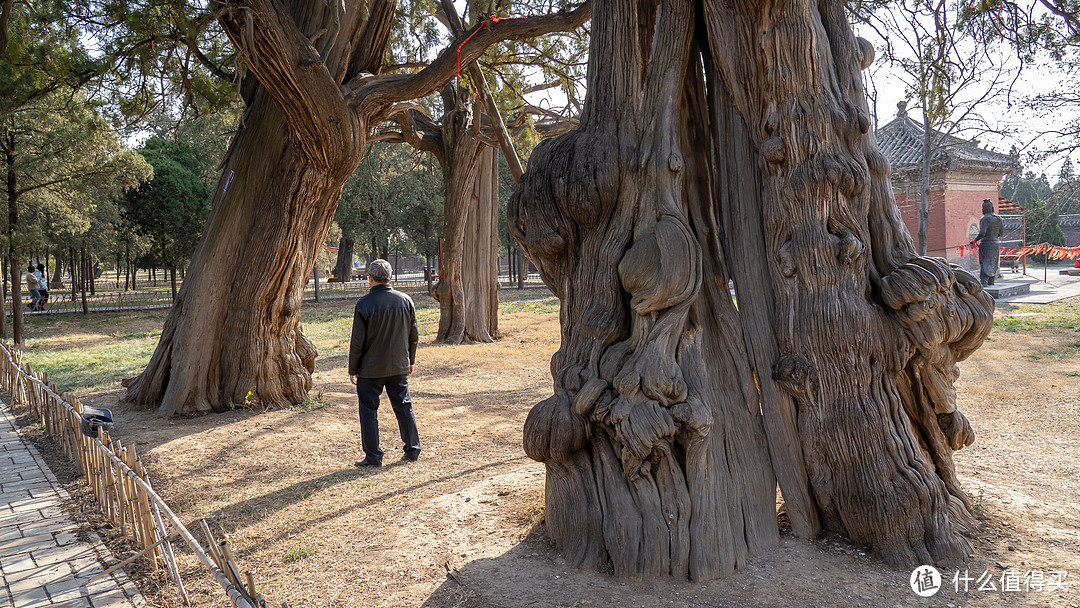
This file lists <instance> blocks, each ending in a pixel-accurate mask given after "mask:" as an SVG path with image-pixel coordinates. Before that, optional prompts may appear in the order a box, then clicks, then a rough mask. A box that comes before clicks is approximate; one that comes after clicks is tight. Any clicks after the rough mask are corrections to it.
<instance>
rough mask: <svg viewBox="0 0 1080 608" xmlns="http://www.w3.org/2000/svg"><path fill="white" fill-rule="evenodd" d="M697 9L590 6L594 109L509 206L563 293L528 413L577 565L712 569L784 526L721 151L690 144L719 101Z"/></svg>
mask: <svg viewBox="0 0 1080 608" xmlns="http://www.w3.org/2000/svg"><path fill="white" fill-rule="evenodd" d="M693 12H694V11H693V3H692V2H688V1H687V2H683V1H679V0H674V1H670V2H664V3H663V10H661V11H659V12H656V11H655V6H651V5H648V4H646V5H641V4H638V3H636V2H630V1H616V2H607V3H604V4H598V5H597V6H596V7H595V8H594V18H593V39H592V44H593V47H592V48H593V53H592V55H591V59H590V66H589V67H590V79H589V83H590V84H589V97H588V98H587V100H586V105H585V110H586V111H585V113H584V115H583V117H582V120H581V127H580V128H579V129H578V130H577V131H575V132H571V133H569V134H566V135H563V136H560V137H558V138H556V139H554V140H551V141H548V142H545V143H543V144H541V146H540V147H538V148H537V150H536V151H535V152H534V154H533V157H532V159H531V161H530V164H529V167H530V168H529V171H528V172H527V173H526V176H525V183H524V187H523V189H522V191H521V192H520V193H519V195H518V196H517V197H516V198H515V200H512V201H511V207H510V219H511V231H512V233H513V234H514V236H515V237H516V238H517V239H518V241H519V242H521V244H522V246H523V247H524V249H525V251H526V252H527V253H528V254H529V256H530V257H531V258H532V260H533V261H534V262H535V263H536V265H537V267H538V268H539V269H540V272H541V275H542V276H543V277H544V280H545V282H546V283H547V284H548V286H549V287H550V288H551V289H552V291H553V292H554V293H555V294H556V295H557V296H559V298H560V299H561V300H562V320H563V322H562V327H563V335H562V338H563V341H562V346H561V348H560V350H559V352H558V353H557V354H556V355H555V357H554V358H553V360H552V370H553V373H554V374H555V395H553V396H552V397H551V398H549V399H547V400H546V401H544V402H542V403H540V404H538V405H537V406H536V407H535V408H533V410H532V412H530V414H529V417H528V419H527V421H526V426H525V449H526V452H527V453H528V454H529V455H530V456H531V457H533V458H535V459H537V460H541V461H543V462H545V463H546V464H547V471H548V480H547V492H546V501H547V504H546V506H547V512H546V517H547V523H548V527H549V530H550V531H551V533H552V536H553V537H554V539H555V542H556V544H557V545H558V546H559V548H560V549H562V550H563V551H565V552H566V553H567V554H568V556H569V557H570V558H571V559H572V560H573V561H574V563H577V564H587V565H591V566H600V565H602V564H604V563H605V562H608V561H610V563H611V564H612V566H613V568H614V571H615V572H616V573H617V574H620V575H645V574H647V575H656V574H670V575H673V576H677V577H686V576H691V577H693V578H695V579H708V578H713V577H716V576H718V575H720V574H722V573H724V572H728V571H730V570H732V569H733V568H735V567H736V566H737V565H739V564H740V563H742V562H743V561H744V560H745V559H746V558H747V556H749V555H750V554H752V553H754V552H758V551H761V550H762V549H764V548H766V547H769V546H771V545H773V544H774V543H775V542H776V539H777V534H778V532H777V525H776V515H775V510H774V493H775V479H774V477H773V472H772V468H771V466H770V464H769V456H768V451H767V448H766V443H765V436H764V432H763V426H762V422H761V415H760V412H759V411H758V409H757V407H756V404H757V392H756V389H755V384H754V377H753V374H752V370H751V367H750V366H749V364H748V360H747V354H746V348H745V345H744V344H743V339H742V334H741V331H740V329H739V325H738V320H737V319H738V317H737V314H738V313H737V311H736V309H735V306H734V304H733V302H732V300H731V297H730V295H729V294H728V291H727V282H728V281H727V279H728V276H729V273H728V272H727V269H726V262H725V260H724V258H723V255H722V253H721V251H720V244H719V241H718V237H719V234H718V229H719V226H718V225H717V217H718V216H717V214H716V213H715V212H714V211H713V209H712V206H711V203H710V202H711V196H710V189H709V187H708V184H709V180H710V177H709V170H708V159H707V157H700V156H695V155H694V152H687V151H700V150H703V149H704V148H702V145H703V144H707V141H708V140H707V137H706V135H705V134H704V133H702V132H701V131H699V130H695V129H683V128H682V126H683V125H685V124H688V123H689V124H696V123H697V121H700V120H703V119H705V113H704V110H703V108H704V103H703V100H702V95H703V90H704V87H703V86H702V84H701V82H700V73H701V68H700V64H699V63H698V61H699V60H698V59H697V58H696V56H697V55H699V53H691V47H692V45H691V38H692V35H693V24H694V16H693ZM655 15H659V21H657V22H655V23H654V22H653V19H654V16H655ZM654 26H655V36H656V40H653V30H654ZM639 33H642V34H643V37H642V38H639V37H638V36H639ZM598 49H604V50H603V51H602V53H598V52H597V50H598ZM651 50H652V51H655V55H652V56H649V55H647V53H649V52H650V51H651ZM706 148H707V146H706Z"/></svg>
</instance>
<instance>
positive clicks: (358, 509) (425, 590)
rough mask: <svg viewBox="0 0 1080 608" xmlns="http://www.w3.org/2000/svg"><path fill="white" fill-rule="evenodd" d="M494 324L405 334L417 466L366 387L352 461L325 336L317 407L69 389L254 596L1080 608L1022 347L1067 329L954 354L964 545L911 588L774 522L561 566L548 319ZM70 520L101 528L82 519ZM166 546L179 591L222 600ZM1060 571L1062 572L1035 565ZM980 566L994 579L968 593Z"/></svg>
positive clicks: (1055, 458)
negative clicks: (173, 405)
mask: <svg viewBox="0 0 1080 608" xmlns="http://www.w3.org/2000/svg"><path fill="white" fill-rule="evenodd" d="M305 306H308V305H307V304H305ZM315 306H322V307H345V308H348V307H350V306H351V302H331V303H324V304H321V305H315ZM999 312H1000V311H999ZM499 323H500V330H501V332H502V339H501V340H499V341H497V342H496V343H493V344H474V345H464V346H436V345H433V344H431V338H430V336H429V337H428V338H426V339H422V341H421V342H422V343H421V346H420V350H419V353H418V355H417V366H416V371H415V373H414V375H413V378H412V381H411V386H412V394H413V400H414V404H415V409H416V417H417V420H418V424H419V428H420V433H421V440H422V442H423V445H424V451H423V454H422V455H421V458H420V460H419V461H418V462H416V463H409V464H405V463H401V462H397V458H398V455H396V454H395V452H393V451H391V449H398V450H399V449H400V444H399V443H398V441H397V439H396V429H395V423H394V420H393V416H392V415H390V410H389V406H388V404H387V403H386V402H385V397H384V407H383V415H382V416H381V421H382V424H383V432H382V437H383V441H384V448H391V449H388V450H387V452H388V453H387V456H386V462H387V463H388V466H386V467H384V468H383V469H381V470H375V471H361V470H358V469H356V468H355V467H354V466H353V462H354V461H355V460H358V459H360V458H361V457H362V454H361V453H360V450H359V432H358V422H357V412H356V398H355V395H354V393H353V391H352V387H351V385H350V384H349V382H348V377H347V376H346V370H345V360H344V357H343V356H342V355H341V353H340V352H339V353H337V354H334V353H324V355H325V356H323V357H321V358H320V360H319V363H318V369H317V373H316V376H315V382H316V392H321V394H322V398H323V400H324V401H325V404H326V405H325V406H324V407H321V408H312V409H299V408H298V409H292V410H276V411H268V412H255V411H250V410H236V411H233V412H230V413H226V414H221V415H215V416H209V417H203V418H197V419H158V418H155V417H154V416H153V415H151V414H150V413H148V412H143V411H134V410H131V409H128V408H126V407H124V406H122V405H119V404H118V403H117V400H118V395H119V392H118V391H112V392H105V393H98V394H93V395H83V397H85V398H84V402H85V403H87V404H89V405H95V406H106V407H110V408H113V411H114V416H115V418H116V419H117V420H118V421H120V423H119V424H118V426H117V428H116V429H115V430H114V433H113V436H114V437H115V438H118V439H121V440H122V441H123V442H124V443H125V444H126V445H135V446H136V447H137V448H138V450H139V452H140V454H141V455H142V458H143V460H144V462H146V463H147V466H148V468H149V470H150V471H151V472H152V473H153V475H154V477H153V479H152V481H153V482H154V485H155V487H156V489H157V490H158V492H159V493H160V494H161V495H162V496H163V497H165V499H166V501H167V502H169V504H171V505H172V507H173V508H174V510H175V511H176V512H177V513H178V514H180V517H181V518H182V519H184V520H186V521H195V520H197V519H199V518H201V517H205V518H207V520H208V521H209V522H210V524H211V527H212V528H213V529H214V531H215V533H216V534H218V536H219V539H220V538H222V537H224V538H227V539H228V540H229V542H230V543H231V544H232V546H233V547H234V549H235V550H236V551H237V553H238V561H239V563H240V566H241V568H243V569H249V570H252V571H253V572H254V573H255V578H256V579H257V581H258V585H259V591H260V592H261V593H262V594H263V595H265V596H266V598H267V600H268V601H269V602H270V603H271V605H274V606H280V605H281V603H282V602H288V604H289V606H292V607H294V608H295V607H300V606H305V607H313V608H314V607H324V606H325V607H330V606H335V607H336V606H342V607H346V606H348V607H361V606H363V607H391V606H395V607H396V606H423V607H428V608H449V607H459V606H460V607H492V608H519V607H529V606H537V607H544V606H560V607H585V606H620V607H622V606H627V607H630V606H642V607H652V606H712V607H720V606H747V607H759V606H760V607H773V606H778V607H804V606H807V607H809V606H845V607H848V606H868V607H869V606H874V607H877V606H887V607H892V606H944V607H948V608H955V607H959V606H1069V607H1074V608H1075V607H1077V606H1080V507H1078V504H1077V499H1078V496H1080V449H1078V444H1080V439H1078V438H1080V415H1078V411H1080V381H1078V377H1077V376H1078V373H1077V370H1078V369H1080V366H1078V358H1077V349H1075V348H1074V349H1073V350H1071V351H1069V350H1068V349H1067V348H1066V350H1065V351H1064V353H1065V354H1064V356H1058V357H1040V358H1038V359H1033V358H1031V357H1030V356H1029V357H1025V355H1035V356H1039V353H1046V352H1052V351H1054V350H1055V349H1060V347H1061V346H1062V345H1068V344H1073V343H1076V342H1077V340H1078V334H1077V333H1076V330H1068V329H1066V330H1047V331H1040V332H1034V333H1020V332H1016V333H1007V332H995V333H994V334H993V335H992V337H991V339H990V340H989V341H988V342H987V343H986V345H985V346H984V347H983V348H982V349H980V350H979V351H978V352H977V353H976V355H975V356H974V357H973V358H972V359H971V360H969V361H967V362H964V363H962V364H961V372H962V375H961V378H960V381H959V384H958V386H957V390H958V403H959V404H960V407H961V409H962V410H963V411H965V413H966V414H967V415H968V417H969V418H970V419H971V420H972V423H973V426H974V427H975V429H976V433H977V436H978V438H977V440H976V443H975V444H974V445H973V446H971V447H970V448H967V449H964V450H962V451H961V452H959V453H957V455H956V460H957V463H958V468H959V471H960V475H961V480H962V482H963V484H964V487H965V488H966V490H967V491H968V493H969V494H970V496H971V497H972V499H973V501H974V503H975V506H976V512H977V513H976V514H977V516H978V519H979V523H980V525H979V528H978V530H976V531H975V533H974V535H973V537H972V538H971V540H972V543H973V544H974V546H975V553H974V555H972V556H971V557H970V559H969V560H968V561H967V563H965V564H963V565H961V566H960V568H959V569H957V568H951V569H945V568H943V569H942V574H943V578H944V581H943V583H942V589H941V591H940V592H939V593H938V594H936V595H935V596H933V597H931V598H920V597H918V596H916V594H915V593H914V592H913V591H912V589H911V587H910V586H909V575H910V574H911V570H910V569H904V570H896V569H892V568H889V567H887V566H885V565H883V564H881V563H880V562H878V561H876V560H875V559H874V558H873V557H872V556H868V555H866V551H865V549H864V548H861V547H858V546H855V545H852V544H851V543H849V542H848V541H846V540H844V539H841V538H832V537H823V538H819V539H814V540H803V539H799V538H795V537H794V536H792V535H791V534H790V531H785V532H784V533H783V534H782V536H781V540H780V543H779V545H778V546H777V547H776V549H775V550H773V551H770V552H768V553H765V554H763V555H759V556H757V557H756V558H754V559H753V560H752V561H751V562H750V564H749V565H748V566H747V567H746V568H745V569H743V570H741V571H739V572H737V573H735V574H734V575H732V576H730V577H726V578H724V579H721V580H716V581H710V582H705V583H694V582H685V581H675V580H660V581H636V580H619V579H617V578H614V577H612V576H610V575H607V574H603V573H598V572H592V571H576V570H573V569H571V568H570V567H569V566H568V565H567V564H566V563H565V562H564V561H563V560H562V559H561V558H560V557H559V556H558V555H557V554H556V552H555V551H554V550H553V548H552V547H551V546H550V545H549V543H548V542H547V540H546V537H545V531H544V525H543V522H542V512H543V509H542V505H543V487H544V468H543V466H542V465H540V464H538V463H536V462H533V461H531V460H529V459H528V458H527V457H526V456H525V454H524V452H523V451H522V447H521V429H522V424H523V422H524V420H525V416H526V414H527V413H528V411H529V408H530V407H531V406H532V404H533V403H535V402H537V401H539V400H541V399H543V398H544V397H546V396H547V395H548V394H549V393H550V390H551V377H550V373H549V369H548V361H549V358H550V356H551V354H552V353H554V352H555V350H556V349H557V348H558V341H559V327H558V315H557V313H543V314H537V313H535V312H518V313H513V314H505V315H502V316H501V317H500V321H499ZM344 339H345V340H347V336H346V337H344ZM1070 353H1071V354H1070ZM69 477H70V476H69ZM81 483H82V482H81V480H74V481H73V482H71V483H69V484H67V485H68V488H69V491H71V492H72V493H73V494H75V495H76V497H78V496H85V492H80V490H79V484H81ZM73 508H74V509H77V510H79V509H82V508H81V507H79V506H78V505H77V504H75V505H73ZM84 517H88V516H85V515H84ZM87 525H89V526H97V527H99V530H98V531H99V533H103V534H104V535H106V536H110V534H109V531H108V530H106V529H103V528H100V524H95V523H94V521H93V518H92V517H89V520H88V522H87ZM112 542H113V546H114V550H117V551H118V553H122V552H123V551H124V548H123V547H122V546H121V545H122V543H117V542H116V541H115V539H114V540H113V541H112ZM176 547H177V550H178V551H179V552H180V553H181V568H182V570H183V571H184V573H185V581H186V583H187V585H188V591H189V593H190V594H191V596H192V600H193V605H195V606H212V607H219V606H220V607H224V606H227V605H228V600H227V599H226V598H225V596H224V594H223V593H222V592H221V590H220V588H219V587H217V586H216V584H215V583H214V582H213V581H212V580H211V579H210V577H209V575H206V574H199V573H200V572H201V567H200V565H199V564H198V563H197V562H196V561H195V559H194V557H193V556H192V555H191V554H190V552H188V551H185V550H183V545H181V544H177V545H176ZM1060 571H1064V572H1067V575H1066V576H1065V578H1064V583H1065V585H1064V588H1061V587H1058V586H1057V584H1056V580H1057V577H1059V576H1060V574H1052V572H1060ZM965 572H967V573H968V576H970V577H971V581H970V582H968V583H967V584H968V586H969V590H968V591H967V592H964V584H965V582H964V580H963V576H964V573H965ZM984 572H985V573H986V574H985V575H984ZM1012 572H1016V573H1018V575H1019V577H1023V576H1024V575H1025V574H1028V573H1032V574H1031V576H1033V577H1036V578H1033V579H1028V584H1027V589H1026V590H1025V583H1024V582H1023V579H1022V578H1021V579H1020V582H1018V583H1017V585H1018V588H1019V589H1020V590H1019V591H1006V592H1003V591H1001V589H1002V584H1003V580H1002V577H1003V576H1005V577H1006V578H1005V581H1004V582H1005V583H1006V584H1008V585H1010V586H1011V585H1012V584H1013V583H1014V582H1016V579H1013V578H1011V577H1012V574H1009V573H1012ZM1036 572H1038V573H1040V574H1042V575H1043V577H1044V584H1043V586H1042V589H1041V590H1037V589H1036V584H1035V581H1037V576H1038V575H1037V574H1034V573H1036ZM132 573H133V575H134V576H136V577H138V578H139V584H140V587H142V589H143V591H144V593H146V594H147V597H148V599H149V600H150V603H151V605H153V606H179V605H180V603H179V600H178V595H177V593H176V591H175V589H174V588H173V586H172V585H171V584H170V583H168V581H167V579H166V578H165V575H164V573H163V572H160V571H159V572H156V573H148V572H147V571H146V570H145V569H139V568H136V569H134V571H133V572H132ZM954 575H957V576H958V579H957V581H956V583H954V581H953V577H954ZM986 579H990V581H991V582H992V583H993V585H994V587H995V588H996V589H998V590H997V591H988V590H979V589H978V587H979V586H980V585H983V584H985V583H986ZM955 585H959V588H960V590H959V592H957V591H956V590H955V587H954V586H955Z"/></svg>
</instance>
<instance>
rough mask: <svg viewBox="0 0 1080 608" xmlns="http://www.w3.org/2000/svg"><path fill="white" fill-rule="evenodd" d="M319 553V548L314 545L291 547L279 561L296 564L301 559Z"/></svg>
mask: <svg viewBox="0 0 1080 608" xmlns="http://www.w3.org/2000/svg"><path fill="white" fill-rule="evenodd" d="M318 552H319V548H318V547H316V546H314V545H300V546H299V547H293V548H292V549H289V550H288V551H286V552H285V556H284V557H283V558H282V560H281V561H283V562H285V563H286V564H291V563H293V562H298V561H300V560H302V559H305V558H308V557H311V556H312V555H315V554H316V553H318Z"/></svg>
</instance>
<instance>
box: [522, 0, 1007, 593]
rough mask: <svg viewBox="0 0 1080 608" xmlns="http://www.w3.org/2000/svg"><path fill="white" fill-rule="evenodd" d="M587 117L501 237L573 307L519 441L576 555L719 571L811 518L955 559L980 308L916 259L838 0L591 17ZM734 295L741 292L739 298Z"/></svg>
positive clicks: (893, 551)
mask: <svg viewBox="0 0 1080 608" xmlns="http://www.w3.org/2000/svg"><path fill="white" fill-rule="evenodd" d="M593 14H594V17H593V23H592V29H591V32H592V49H591V52H590V64H589V78H588V97H587V100H586V104H585V111H584V113H583V116H582V118H581V126H580V128H578V129H577V130H576V131H573V132H571V133H568V134H565V135H562V136H560V137H558V138H555V139H554V140H551V141H547V142H544V143H543V144H541V145H540V146H539V147H538V148H537V149H536V151H535V152H534V154H533V156H532V158H531V161H530V164H529V171H528V172H527V173H526V175H525V181H524V186H523V188H522V190H521V191H520V192H519V193H518V194H517V195H516V196H515V198H514V199H513V200H512V201H511V206H510V210H509V215H510V221H511V230H512V231H513V233H514V235H515V237H516V238H517V239H518V240H519V241H520V242H521V243H522V245H523V247H524V248H525V249H526V251H527V252H528V254H529V256H530V257H531V258H532V259H533V261H534V262H535V263H536V265H537V267H538V268H539V270H540V272H541V274H542V276H543V278H544V280H545V282H546V283H547V284H548V285H549V286H550V287H551V289H552V291H554V292H555V293H556V295H558V296H559V298H560V299H561V300H562V321H563V322H562V345H561V348H560V349H559V351H558V353H556V355H555V356H554V358H553V360H552V370H553V374H554V380H555V385H554V389H555V390H554V394H553V395H552V396H551V397H550V398H548V399H547V400H545V401H543V402H541V403H539V404H537V405H536V406H535V407H534V408H533V409H532V411H531V412H530V414H529V417H528V419H527V421H526V425H525V450H526V452H527V453H528V454H529V455H530V456H531V457H533V458H534V459H537V460H540V461H542V462H544V463H545V464H546V466H547V491H546V506H547V511H546V516H547V524H548V527H549V530H550V532H551V534H552V536H553V538H554V540H555V542H556V544H557V545H558V546H559V547H560V549H561V550H563V551H564V552H565V553H566V554H567V555H568V556H569V557H570V559H571V560H572V561H573V562H574V563H576V564H582V565H591V566H594V567H603V566H604V565H605V564H610V565H611V567H613V568H614V571H615V572H616V573H617V574H621V575H642V574H646V575H657V574H664V575H673V576H677V577H680V578H681V577H685V576H690V577H692V578H694V579H708V578H713V577H716V576H718V575H721V574H723V573H725V572H728V571H730V570H732V569H733V568H735V567H737V566H738V565H739V564H741V563H743V562H744V561H745V560H746V558H747V557H748V556H749V555H751V554H753V553H754V552H756V551H759V550H761V549H763V548H765V547H768V546H771V545H772V544H774V543H775V542H776V540H777V524H776V514H775V509H774V488H775V485H776V482H777V481H779V484H780V488H781V490H782V492H783V496H784V499H785V503H786V507H787V511H788V514H789V516H790V518H791V521H792V525H793V527H794V529H795V531H796V532H797V533H799V534H801V535H804V536H810V535H814V534H816V533H817V531H818V530H820V529H821V528H822V527H825V528H827V529H830V530H835V531H838V532H842V533H846V534H848V535H849V536H850V537H851V538H852V539H854V540H856V541H858V542H861V543H866V544H869V545H871V546H872V547H873V548H874V550H875V551H877V552H878V553H880V554H881V555H882V556H884V557H885V558H886V559H888V560H890V561H892V562H895V563H902V564H907V565H911V566H914V565H918V564H920V563H928V562H932V561H938V560H947V559H951V558H959V557H962V556H963V555H964V554H965V553H966V551H967V550H968V549H969V545H968V544H967V541H965V540H964V538H963V537H962V536H961V531H962V530H963V528H964V526H965V525H966V524H967V523H968V522H969V521H970V514H969V511H968V507H969V505H968V502H967V498H966V496H965V495H964V493H963V491H962V490H961V489H960V487H959V483H958V482H957V479H956V475H955V471H954V467H953V462H952V452H953V450H955V449H959V448H960V447H962V446H964V445H966V444H968V443H970V442H971V441H972V440H973V439H974V435H973V434H972V432H971V429H970V426H969V425H968V423H967V421H966V420H965V419H964V417H963V415H962V414H960V412H958V411H957V410H956V405H955V392H954V390H953V382H954V380H955V378H956V373H957V372H956V367H955V363H956V361H958V360H961V359H963V358H965V357H967V356H968V355H970V354H971V353H972V352H973V351H974V349H975V348H977V347H978V346H979V344H981V342H982V341H983V339H984V338H985V336H986V335H987V333H988V332H989V330H990V326H991V321H992V311H993V305H992V301H991V300H990V298H989V297H988V296H987V295H986V294H984V293H983V292H982V290H981V288H980V287H979V285H978V281H975V280H973V279H972V277H971V276H970V275H968V274H967V273H965V272H963V271H962V270H959V269H957V268H954V267H951V266H949V265H948V264H946V263H944V262H943V261H942V260H937V259H929V258H922V257H919V256H918V255H916V254H915V250H914V247H913V246H912V242H911V238H910V236H909V235H908V234H907V232H906V231H905V229H904V227H903V224H902V223H901V221H900V217H899V214H898V212H897V210H896V206H895V204H894V202H893V197H892V193H891V190H890V185H889V167H888V163H887V162H886V160H885V158H884V157H883V156H882V155H881V153H880V152H879V151H878V150H877V146H876V144H875V142H874V140H873V137H872V135H871V134H870V133H869V126H870V120H869V114H868V112H867V107H866V102H865V96H864V92H863V89H862V84H861V79H860V70H861V68H863V67H865V66H867V65H869V62H870V60H871V58H872V57H871V55H872V51H871V49H870V45H869V44H867V43H865V42H864V41H859V40H857V39H856V38H855V37H854V35H853V34H852V31H851V28H850V26H849V25H848V22H847V19H846V16H845V13H844V4H843V2H841V1H840V0H823V1H820V2H818V1H807V0H773V1H768V0H766V1H753V2H741V1H736V0H705V1H704V2H692V1H691V0H646V1H645V2H639V1H637V0H598V2H597V3H596V4H595V5H594V13H593ZM729 280H731V281H733V282H734V287H735V292H736V295H737V303H736V302H735V301H733V299H732V297H731V295H730V294H729V291H728V285H729Z"/></svg>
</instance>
